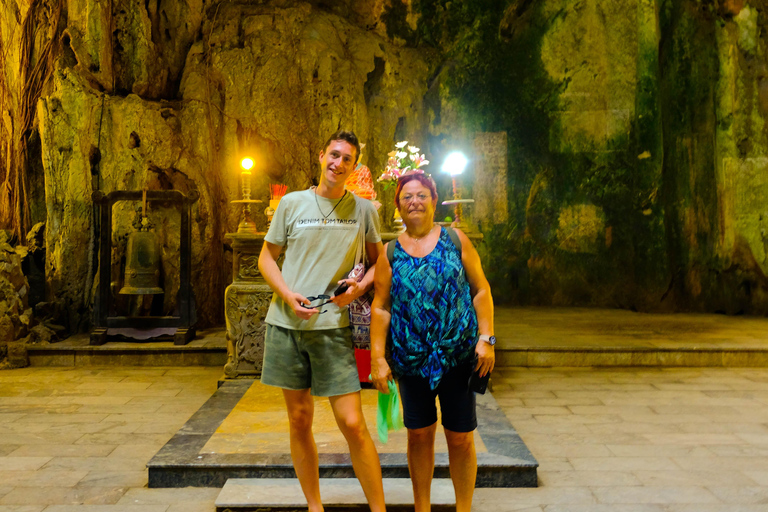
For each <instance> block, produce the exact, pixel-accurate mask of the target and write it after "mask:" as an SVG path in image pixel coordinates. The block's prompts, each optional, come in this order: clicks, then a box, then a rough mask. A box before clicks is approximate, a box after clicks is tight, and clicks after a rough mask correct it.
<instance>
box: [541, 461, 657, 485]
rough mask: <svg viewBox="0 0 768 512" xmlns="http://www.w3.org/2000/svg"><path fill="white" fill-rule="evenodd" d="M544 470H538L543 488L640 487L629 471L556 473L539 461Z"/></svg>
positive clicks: (572, 471)
mask: <svg viewBox="0 0 768 512" xmlns="http://www.w3.org/2000/svg"><path fill="white" fill-rule="evenodd" d="M539 462H540V463H541V464H542V466H543V467H546V468H547V469H546V470H542V469H540V470H539V473H538V474H539V485H540V486H543V487H608V486H632V485H642V482H641V481H640V480H639V479H638V478H637V477H636V476H635V475H634V474H633V472H629V471H583V470H579V471H576V470H574V469H572V470H570V471H557V470H555V469H551V468H550V465H549V464H545V463H544V461H542V460H541V459H539Z"/></svg>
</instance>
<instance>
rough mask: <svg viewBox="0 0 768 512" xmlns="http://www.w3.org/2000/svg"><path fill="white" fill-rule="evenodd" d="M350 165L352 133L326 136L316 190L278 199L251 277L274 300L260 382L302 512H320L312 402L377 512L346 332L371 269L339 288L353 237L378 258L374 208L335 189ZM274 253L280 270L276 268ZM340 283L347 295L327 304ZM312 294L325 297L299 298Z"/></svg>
mask: <svg viewBox="0 0 768 512" xmlns="http://www.w3.org/2000/svg"><path fill="white" fill-rule="evenodd" d="M359 156H360V145H359V143H358V140H357V137H356V136H355V134H354V133H352V132H348V131H338V132H336V133H334V134H333V135H332V136H331V137H330V139H329V140H328V141H327V142H326V144H325V146H324V147H323V150H322V151H320V184H319V185H318V186H317V188H314V187H313V188H311V189H309V190H303V191H300V192H292V193H290V194H287V195H285V196H284V197H283V199H282V200H281V201H280V205H279V206H278V208H277V211H276V212H275V215H274V218H273V219H272V225H271V226H270V228H269V232H268V233H267V236H266V237H265V238H264V247H263V249H262V251H261V255H260V256H259V270H261V273H262V275H263V276H264V278H265V279H266V281H267V283H269V285H270V287H271V288H272V289H273V290H274V292H275V293H274V295H273V297H272V303H271V304H270V308H269V312H268V313H267V317H266V320H265V322H266V324H267V331H266V337H265V350H264V365H263V370H262V376H261V382H262V383H263V384H267V385H270V386H277V387H280V388H282V389H283V396H284V398H285V404H286V408H287V409H288V420H289V426H290V427H289V428H290V444H291V459H292V460H293V467H294V469H295V470H296V475H297V477H298V479H299V482H300V484H301V488H302V490H303V491H304V496H305V497H306V498H307V503H308V505H309V510H310V511H311V512H316V511H322V510H323V506H322V502H321V500H320V484H319V468H318V455H317V446H316V444H315V440H314V436H313V435H312V419H313V413H314V401H313V398H312V396H313V395H314V396H327V397H328V398H329V401H330V404H331V408H332V409H333V414H334V417H335V419H336V423H337V424H338V426H339V428H340V430H341V432H342V434H344V437H345V438H346V440H347V443H348V444H349V452H350V456H351V458H352V467H353V469H354V471H355V475H356V476H357V478H358V480H359V481H360V484H361V486H362V488H363V492H365V496H366V498H367V499H368V504H369V505H370V508H371V510H372V511H374V512H377V511H383V510H385V506H384V491H383V489H382V482H381V465H380V462H379V456H378V453H377V452H376V448H375V446H374V444H373V440H372V439H371V435H370V433H369V432H368V428H367V426H366V423H365V418H364V417H363V411H362V406H361V400H360V379H359V377H358V374H357V367H356V364H355V357H354V348H353V346H352V339H351V331H350V329H349V327H348V326H349V315H348V311H347V309H348V308H347V305H348V304H349V303H350V302H351V301H352V300H353V299H355V298H357V297H359V296H360V295H362V294H363V293H365V292H367V291H368V290H370V289H371V288H372V287H373V272H374V267H373V266H371V267H370V268H369V269H368V271H367V272H366V274H365V277H364V278H363V279H362V281H361V282H359V283H358V282H357V281H355V280H353V279H346V276H347V274H348V273H349V271H350V270H351V269H352V267H353V266H354V264H355V258H356V253H357V252H359V249H358V247H360V245H361V242H360V238H359V237H360V236H364V237H365V238H364V240H365V244H364V246H365V252H366V254H367V256H368V261H369V262H371V265H374V264H375V262H376V260H377V259H378V256H379V253H380V251H381V249H382V245H381V236H380V235H379V222H378V215H377V213H376V209H375V207H374V206H373V204H372V203H371V202H370V201H368V200H366V199H361V198H357V197H356V196H355V195H354V194H351V193H348V192H347V191H346V190H345V188H344V183H345V181H346V180H347V178H348V177H349V175H350V174H351V173H352V171H353V170H354V168H355V164H356V163H357V159H358V158H359ZM283 249H285V261H284V263H283V265H282V271H281V270H280V268H279V267H278V265H277V259H278V257H279V256H280V253H281V252H282V251H283ZM340 284H347V285H348V288H347V289H346V291H344V292H343V293H342V292H340V293H339V294H338V295H335V293H334V292H335V291H336V289H337V288H338V287H339V285H340ZM320 295H325V296H328V297H331V298H330V299H324V298H322V297H321V298H317V299H314V300H312V301H310V300H309V299H308V298H314V297H318V296H320Z"/></svg>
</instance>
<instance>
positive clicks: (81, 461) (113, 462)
mask: <svg viewBox="0 0 768 512" xmlns="http://www.w3.org/2000/svg"><path fill="white" fill-rule="evenodd" d="M145 466H146V460H145V459H143V458H131V457H53V458H52V459H51V461H50V462H49V463H48V464H46V466H45V467H46V469H72V470H84V471H141V470H143V469H144V467H145Z"/></svg>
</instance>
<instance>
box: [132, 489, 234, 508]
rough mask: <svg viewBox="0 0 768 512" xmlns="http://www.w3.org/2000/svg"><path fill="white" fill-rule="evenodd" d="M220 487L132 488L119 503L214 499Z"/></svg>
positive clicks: (148, 503)
mask: <svg viewBox="0 0 768 512" xmlns="http://www.w3.org/2000/svg"><path fill="white" fill-rule="evenodd" d="M220 492H221V489H220V488H218V487H184V488H180V489H137V488H132V489H130V490H129V491H128V492H126V493H125V495H124V496H123V497H122V498H120V501H119V502H118V505H162V504H165V505H171V504H182V503H197V502H200V501H209V500H210V501H213V500H215V499H216V496H218V495H219V493H220Z"/></svg>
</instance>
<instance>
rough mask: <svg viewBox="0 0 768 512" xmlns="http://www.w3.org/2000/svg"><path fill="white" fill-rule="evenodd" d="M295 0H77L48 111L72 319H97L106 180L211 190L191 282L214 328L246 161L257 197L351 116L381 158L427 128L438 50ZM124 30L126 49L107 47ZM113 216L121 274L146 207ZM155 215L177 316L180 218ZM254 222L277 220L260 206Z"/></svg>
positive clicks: (50, 231) (45, 126)
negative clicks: (96, 210)
mask: <svg viewBox="0 0 768 512" xmlns="http://www.w3.org/2000/svg"><path fill="white" fill-rule="evenodd" d="M285 4H286V5H285V6H272V5H262V4H260V3H254V4H235V5H233V4H229V3H221V4H216V5H214V6H211V5H204V4H203V3H202V2H167V3H166V2H157V3H152V2H151V3H149V4H148V6H147V8H145V6H144V5H142V4H141V3H133V2H122V3H121V2H115V5H114V7H113V10H114V12H113V14H114V16H113V17H112V18H110V16H109V10H108V9H109V6H108V5H105V4H103V3H96V2H88V3H85V4H82V5H80V4H78V5H75V6H73V5H70V8H73V7H76V10H77V14H76V15H75V16H73V17H72V18H71V19H70V22H71V23H70V25H69V26H68V28H67V30H66V31H65V34H64V41H65V44H68V46H66V47H65V48H64V51H63V52H62V53H63V56H62V58H61V59H60V60H58V61H57V66H56V69H55V72H54V73H53V76H52V86H51V88H50V90H49V91H47V93H46V94H44V95H43V96H42V98H41V99H40V101H39V103H38V108H37V114H38V119H39V134H40V140H41V147H42V149H41V152H42V162H43V168H44V172H45V192H46V193H45V198H46V207H47V211H48V224H47V226H48V228H47V232H46V240H47V248H48V259H47V267H46V275H47V279H48V283H49V290H48V291H49V294H50V295H51V296H52V297H56V298H57V299H58V300H63V301H64V302H65V303H66V304H67V305H68V307H67V310H68V311H69V312H70V313H69V318H68V319H67V323H68V325H69V326H71V327H72V328H73V329H74V328H78V329H82V328H85V327H86V326H87V323H88V321H89V310H90V308H91V307H92V303H93V300H94V292H95V287H96V285H97V283H96V282H95V281H94V272H93V270H94V268H95V264H96V263H98V262H94V261H93V258H94V256H93V252H92V248H93V246H94V236H95V231H96V230H95V228H94V225H93V216H92V214H91V212H92V209H93V206H92V202H91V200H90V197H91V192H92V191H93V190H95V189H97V188H98V189H100V190H102V191H104V192H109V191H111V190H118V189H129V190H136V189H142V188H143V187H148V188H149V189H175V190H181V191H182V192H185V193H186V192H189V191H191V190H196V191H197V192H199V193H200V199H199V200H198V201H197V203H196V204H195V205H194V207H193V228H192V231H193V234H192V237H193V260H192V261H193V263H192V268H193V275H192V280H193V288H194V290H195V294H196V296H197V308H198V318H199V319H200V325H201V326H208V325H216V324H220V323H221V322H223V289H224V287H225V286H226V284H227V283H228V281H229V279H230V274H231V260H229V259H228V257H229V253H228V252H227V251H226V250H225V246H226V241H225V239H224V235H225V233H228V232H234V231H236V228H237V224H238V222H239V220H240V218H239V215H240V212H239V209H238V208H236V207H235V206H234V205H231V204H230V203H229V202H230V201H231V200H233V199H237V198H239V194H240V191H239V188H238V187H239V184H238V179H239V160H240V158H242V157H243V156H245V155H251V156H254V157H255V160H256V168H255V171H254V176H255V178H254V181H253V184H252V189H253V194H252V195H253V197H254V198H255V199H261V200H264V201H265V202H266V200H267V199H268V187H267V184H268V183H269V182H280V183H285V184H286V185H288V189H289V190H298V189H303V188H306V187H308V186H309V185H311V184H312V183H313V181H314V180H316V179H317V170H318V167H317V164H316V162H317V155H318V153H319V151H320V149H321V146H322V144H323V142H324V141H325V138H326V137H327V136H328V135H329V134H330V133H332V132H334V131H335V130H337V129H338V128H339V127H352V128H354V129H355V131H356V133H357V134H358V136H360V138H361V140H362V141H363V142H365V143H366V148H365V158H366V163H367V164H368V165H369V166H371V167H372V168H380V167H383V165H382V163H383V162H384V161H385V160H386V153H387V152H388V151H390V146H391V141H392V140H393V138H394V135H395V129H396V127H400V129H401V130H402V129H405V130H411V131H417V130H419V129H420V128H419V127H421V126H423V125H424V121H423V119H422V117H423V115H424V114H423V113H422V110H423V109H422V108H421V103H422V98H423V96H424V93H425V90H426V85H425V84H426V78H427V74H428V72H429V65H428V59H427V58H425V56H424V52H417V51H416V50H413V49H407V48H398V47H395V46H393V45H392V44H391V43H390V42H388V41H387V40H386V38H383V37H381V36H380V35H378V34H376V32H375V31H373V30H365V29H363V28H361V27H359V26H358V25H355V24H352V23H351V22H349V21H348V20H347V19H345V17H344V16H341V15H340V13H337V12H328V11H326V10H321V9H319V8H318V7H316V6H313V5H311V4H309V3H295V2H294V3H288V2H285ZM358 7H359V6H358ZM338 9H339V7H338V6H337V7H336V11H338ZM350 13H351V15H354V10H352V11H350ZM110 31H111V32H112V33H114V34H115V38H114V39H113V41H112V44H113V45H114V51H111V50H110V49H109V48H106V49H105V46H108V45H107V44H105V40H108V39H109V38H108V37H107V34H109V33H110ZM427 55H429V53H428V52H427ZM115 213H116V215H115V221H114V223H113V245H114V246H115V247H116V248H117V249H116V251H115V254H114V255H113V261H112V262H110V263H111V264H112V266H113V269H115V270H116V271H115V272H113V279H115V280H117V279H119V277H120V275H119V269H120V266H121V261H122V264H123V265H124V261H123V260H124V254H122V252H121V248H122V247H124V242H125V239H126V237H127V234H128V233H129V232H130V231H131V228H130V222H131V221H132V219H133V214H134V207H133V205H130V204H124V205H122V206H121V207H120V208H118V209H117V210H116V212H115ZM150 218H151V219H152V220H153V221H154V222H155V224H157V228H156V230H155V231H156V232H157V233H158V235H159V237H158V238H159V242H160V244H161V247H162V251H163V266H164V274H165V275H166V276H167V278H166V279H167V282H166V283H165V289H166V294H165V295H166V297H165V304H164V310H165V313H166V314H170V312H172V310H173V307H174V305H175V290H177V289H178V282H177V279H175V275H176V272H175V269H176V268H177V265H178V260H177V257H176V256H175V254H176V250H177V248H178V235H177V233H178V222H179V221H178V215H177V214H175V212H172V211H170V210H161V211H160V213H159V214H157V215H154V216H150ZM256 222H257V227H259V228H260V229H265V227H266V226H265V224H266V219H265V217H264V216H263V215H261V214H260V210H259V214H257V215H256Z"/></svg>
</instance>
